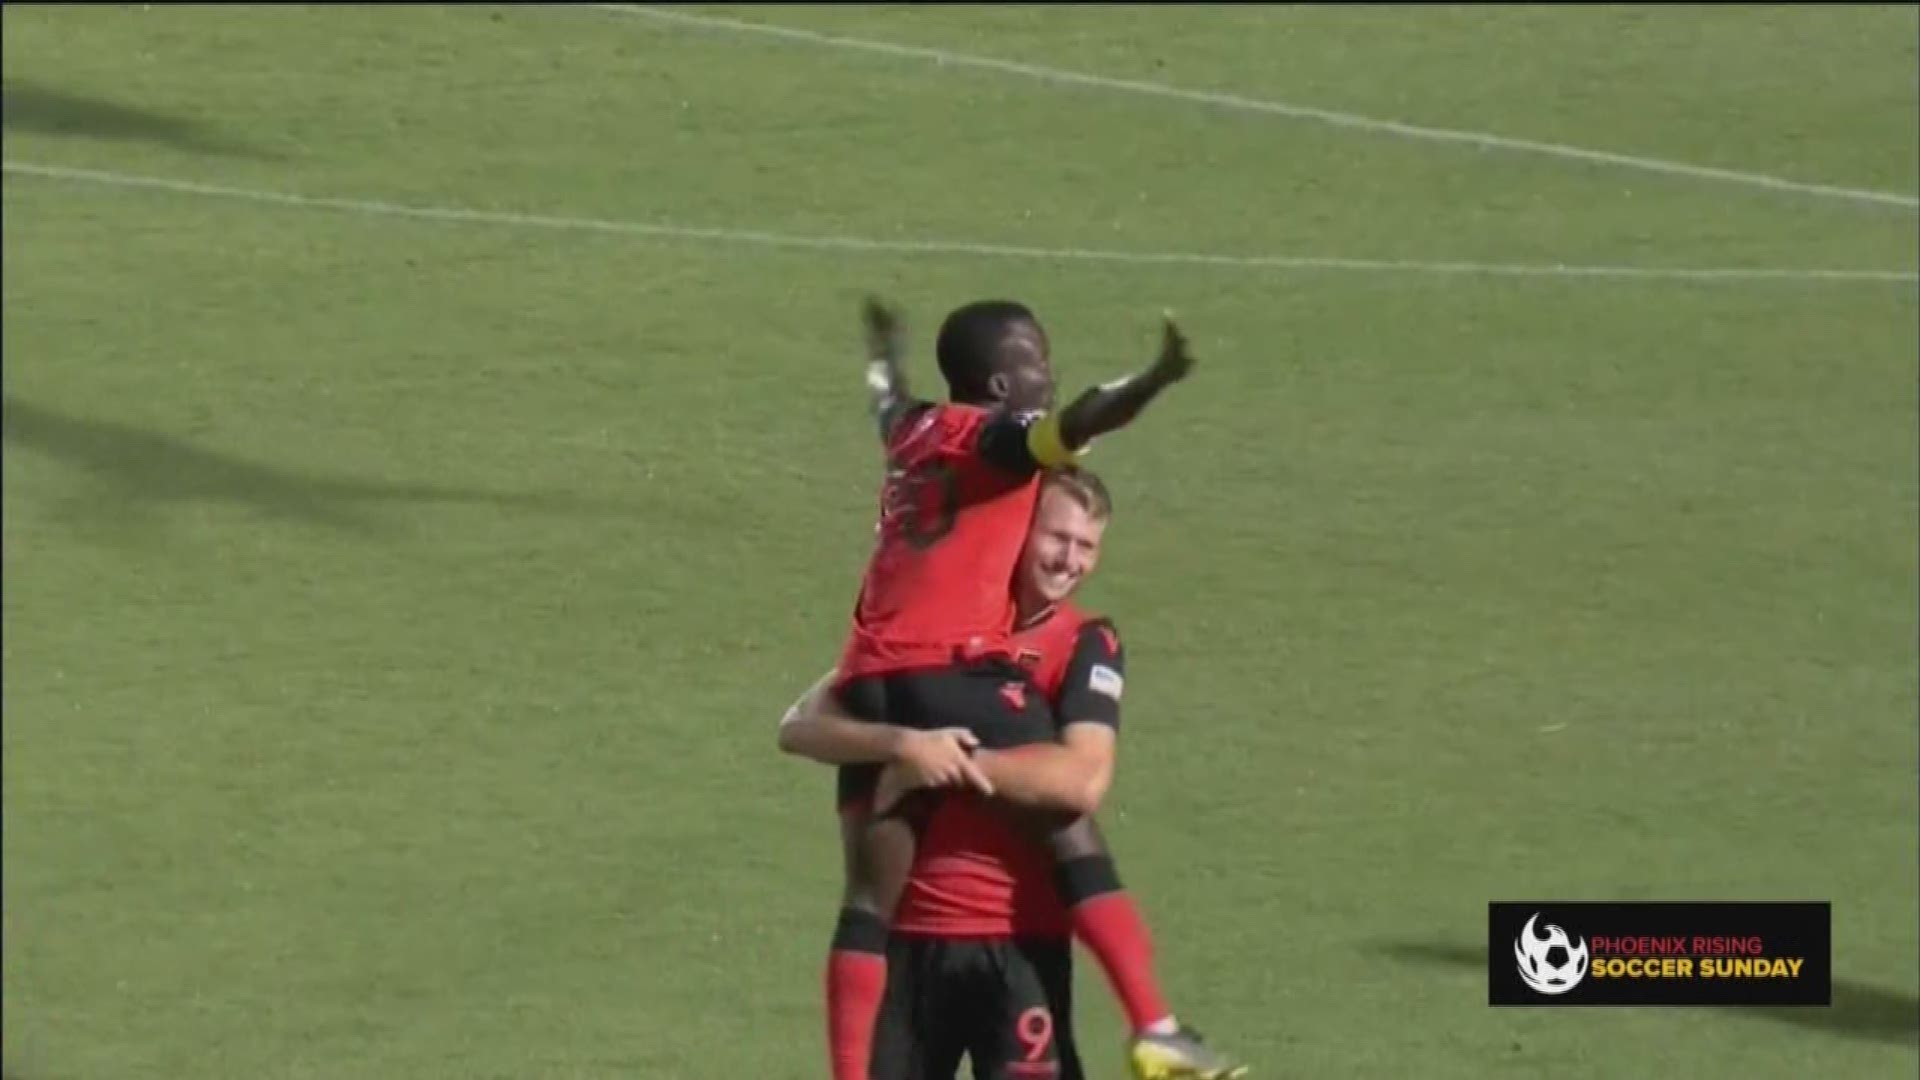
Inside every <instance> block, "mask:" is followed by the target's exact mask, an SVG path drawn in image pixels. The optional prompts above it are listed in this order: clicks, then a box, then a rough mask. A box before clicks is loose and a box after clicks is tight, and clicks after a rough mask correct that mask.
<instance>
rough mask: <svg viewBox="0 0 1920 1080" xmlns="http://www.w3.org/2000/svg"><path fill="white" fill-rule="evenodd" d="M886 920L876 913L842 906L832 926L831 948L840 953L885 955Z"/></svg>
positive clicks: (846, 905) (850, 906)
mask: <svg viewBox="0 0 1920 1080" xmlns="http://www.w3.org/2000/svg"><path fill="white" fill-rule="evenodd" d="M887 931H888V927H887V920H886V919H885V918H884V917H883V916H882V915H880V913H878V912H876V911H872V910H870V909H866V908H861V907H856V906H854V905H852V904H845V905H842V906H841V908H840V917H839V919H838V920H836V921H835V922H834V924H833V948H834V949H835V950H836V951H840V952H865V953H885V952H886V951H887Z"/></svg>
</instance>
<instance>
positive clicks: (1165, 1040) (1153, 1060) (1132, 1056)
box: [1127, 1027, 1247, 1080]
mask: <svg viewBox="0 0 1920 1080" xmlns="http://www.w3.org/2000/svg"><path fill="white" fill-rule="evenodd" d="M1127 1061H1128V1062H1129V1063H1131V1064H1132V1065H1133V1075H1134V1080H1240V1077H1243V1076H1245V1075H1247V1067H1246V1066H1245V1065H1242V1064H1239V1063H1238V1062H1235V1061H1233V1060H1232V1059H1230V1058H1228V1057H1227V1056H1226V1055H1224V1054H1221V1053H1219V1052H1218V1051H1215V1050H1213V1049H1211V1048H1210V1047H1208V1046H1207V1044H1206V1041H1205V1040H1204V1039H1202V1038H1201V1037H1200V1033H1199V1032H1197V1031H1195V1030H1193V1029H1192V1028H1190V1027H1182V1028H1180V1030H1178V1031H1175V1032H1174V1033H1173V1034H1171V1035H1139V1036H1135V1038H1134V1040H1133V1042H1131V1043H1129V1044H1128V1045H1127Z"/></svg>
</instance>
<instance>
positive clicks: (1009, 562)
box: [839, 403, 1042, 680]
mask: <svg viewBox="0 0 1920 1080" xmlns="http://www.w3.org/2000/svg"><path fill="white" fill-rule="evenodd" d="M1041 419H1042V417H1041V415H1040V414H1038V413H1025V414H1010V413H1003V412H993V411H989V410H987V409H982V408H979V407H976V406H972V405H960V404H952V403H947V404H938V405H923V406H921V407H920V408H918V409H915V410H913V411H910V412H908V413H906V414H905V415H903V416H902V417H900V419H899V420H898V421H896V422H895V423H894V425H893V428H892V430H891V431H890V432H889V437H888V440H887V476H886V480H885V482H884V483H883V484H882V486H881V489H880V521H879V526H878V530H877V531H878V533H879V538H878V542H877V545H876V547H875V549H874V552H873V556H872V558H871V559H870V560H869V562H868V564H867V571H866V576H865V578H864V579H863V580H862V582H861V586H860V598H859V601H858V602H857V603H856V604H855V607H854V612H853V629H852V632H851V633H850V634H849V635H848V639H847V644H846V648H845V649H844V650H843V651H842V654H841V658H840V664H839V669H840V676H841V678H842V679H843V680H851V679H855V678H860V677H863V676H868V675H880V674H890V673H894V672H903V671H912V670H916V669H921V668H938V667H945V666H947V665H950V664H954V663H956V662H964V661H967V660H977V659H981V658H984V657H989V656H1004V655H1010V654H1011V653H1012V646H1011V635H1012V629H1013V616H1014V611H1013V602H1012V600H1011V599H1010V598H1009V597H1010V586H1011V584H1012V581H1013V571H1014V565H1015V563H1017V562H1018V561H1019V558H1020V550H1021V548H1022V547H1023V546H1025V544H1026V538H1027V527H1028V525H1029V524H1030V523H1031V521H1032V518H1033V509H1034V504H1035V502H1036V501H1037V500H1038V498H1039V493H1040V483H1039V469H1040V462H1039V461H1037V460H1036V459H1035V456H1034V452H1033V450H1032V449H1031V447H1030V445H1029V442H1030V440H1029V432H1030V429H1032V428H1033V426H1034V425H1035V424H1036V422H1038V421H1040V420H1041Z"/></svg>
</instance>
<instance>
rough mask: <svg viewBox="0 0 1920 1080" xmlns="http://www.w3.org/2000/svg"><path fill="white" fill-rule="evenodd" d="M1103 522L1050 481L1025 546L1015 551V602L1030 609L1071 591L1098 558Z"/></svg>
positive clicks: (1077, 586) (1055, 602)
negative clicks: (1017, 564)
mask: <svg viewBox="0 0 1920 1080" xmlns="http://www.w3.org/2000/svg"><path fill="white" fill-rule="evenodd" d="M1106 531H1107V523H1106V522H1105V521H1102V520H1101V519H1099V518H1097V517H1095V516H1093V514H1091V513H1089V512H1088V511H1087V508H1086V507H1084V506H1081V505H1080V502H1079V500H1077V499H1075V498H1074V497H1073V495H1072V494H1070V493H1068V492H1066V491H1063V490H1061V489H1060V488H1057V487H1053V486H1051V485H1049V486H1048V487H1046V488H1044V489H1042V490H1041V492H1040V505H1039V506H1038V507H1037V508H1036V509H1035V510H1034V514H1033V525H1032V527H1031V528H1030V529H1029V530H1028V532H1027V546H1026V550H1025V551H1023V552H1021V554H1020V578H1019V596H1018V597H1017V599H1018V601H1019V604H1020V607H1021V608H1022V609H1023V612H1024V613H1026V614H1031V613H1033V612H1034V611H1037V610H1039V609H1041V608H1044V607H1046V606H1047V605H1049V604H1057V603H1059V602H1060V601H1062V600H1065V599H1066V598H1067V597H1069V596H1072V595H1073V592H1074V590H1075V589H1078V588H1079V587H1080V583H1081V582H1083V581H1085V580H1086V578H1087V575H1088V574H1091V573H1093V568H1094V567H1095V566H1096V565H1097V564H1098V563H1099V562H1100V539H1101V537H1102V536H1104V535H1105V534H1106Z"/></svg>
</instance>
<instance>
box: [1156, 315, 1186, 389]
mask: <svg viewBox="0 0 1920 1080" xmlns="http://www.w3.org/2000/svg"><path fill="white" fill-rule="evenodd" d="M1193 364H1194V358H1193V353H1192V352H1190V351H1189V350H1188V348H1187V335H1186V334H1184V333H1182V332H1181V331H1180V324H1179V323H1177V322H1174V321H1173V312H1171V311H1169V312H1167V313H1166V316H1165V318H1164V320H1163V322H1162V324H1161V330H1160V355H1159V356H1157V357H1155V358H1154V361H1153V366H1152V367H1151V368H1148V369H1147V377H1148V378H1150V379H1152V380H1153V381H1154V382H1155V383H1157V384H1158V385H1160V386H1171V385H1173V384H1174V383H1177V382H1179V381H1180V380H1181V379H1184V378H1186V377H1187V376H1188V375H1189V374H1191V373H1192V371H1193Z"/></svg>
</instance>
